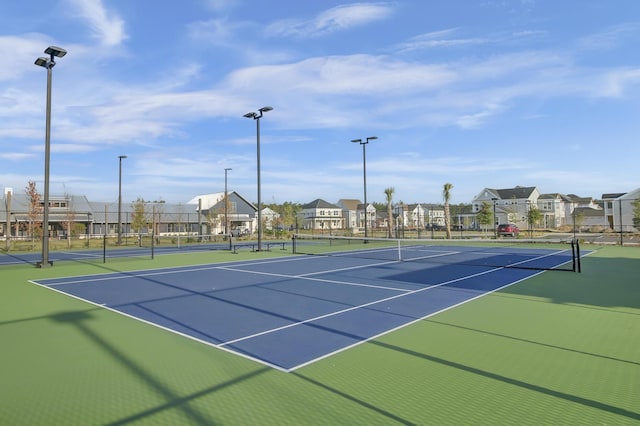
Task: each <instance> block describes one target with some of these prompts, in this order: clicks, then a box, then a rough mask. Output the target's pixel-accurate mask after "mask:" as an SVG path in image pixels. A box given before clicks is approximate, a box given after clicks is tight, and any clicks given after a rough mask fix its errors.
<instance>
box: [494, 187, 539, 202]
mask: <svg viewBox="0 0 640 426" xmlns="http://www.w3.org/2000/svg"><path fill="white" fill-rule="evenodd" d="M489 190H490V191H492V192H495V193H496V194H498V197H500V199H502V200H509V199H513V198H515V199H522V198H529V197H530V196H531V194H532V193H533V191H535V190H536V187H535V186H516V187H515V188H508V189H489Z"/></svg>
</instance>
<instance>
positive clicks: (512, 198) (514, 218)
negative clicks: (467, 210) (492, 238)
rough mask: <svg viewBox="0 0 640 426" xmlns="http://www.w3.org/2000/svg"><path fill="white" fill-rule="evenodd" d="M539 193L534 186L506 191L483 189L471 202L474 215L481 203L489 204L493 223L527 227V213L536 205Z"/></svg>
mask: <svg viewBox="0 0 640 426" xmlns="http://www.w3.org/2000/svg"><path fill="white" fill-rule="evenodd" d="M539 197H540V191H538V188H536V187H535V186H528V187H524V186H516V187H515V188H506V189H492V188H485V189H483V190H482V191H481V192H480V193H479V194H478V195H476V196H475V198H474V199H473V201H472V203H471V204H472V208H473V212H474V213H478V212H479V211H480V209H481V208H482V204H483V202H487V203H489V204H491V206H492V207H493V211H494V216H495V217H494V223H495V225H498V224H500V223H514V224H516V225H518V226H519V227H526V226H527V213H528V210H529V209H530V208H531V206H532V205H536V203H537V201H538V198H539Z"/></svg>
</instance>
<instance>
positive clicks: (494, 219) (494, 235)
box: [491, 198, 498, 240]
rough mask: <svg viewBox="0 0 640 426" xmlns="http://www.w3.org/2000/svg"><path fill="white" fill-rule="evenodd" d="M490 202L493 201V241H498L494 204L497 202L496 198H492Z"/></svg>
mask: <svg viewBox="0 0 640 426" xmlns="http://www.w3.org/2000/svg"><path fill="white" fill-rule="evenodd" d="M491 201H493V238H494V239H496V240H497V239H498V217H497V216H496V202H497V201H498V199H497V198H492V199H491Z"/></svg>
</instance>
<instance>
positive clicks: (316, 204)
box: [302, 198, 340, 209]
mask: <svg viewBox="0 0 640 426" xmlns="http://www.w3.org/2000/svg"><path fill="white" fill-rule="evenodd" d="M302 208H303V209H336V208H340V206H337V205H335V204H331V203H329V202H328V201H325V200H323V199H321V198H317V199H315V200H313V201H312V202H310V203H308V204H305V205H304V206H302Z"/></svg>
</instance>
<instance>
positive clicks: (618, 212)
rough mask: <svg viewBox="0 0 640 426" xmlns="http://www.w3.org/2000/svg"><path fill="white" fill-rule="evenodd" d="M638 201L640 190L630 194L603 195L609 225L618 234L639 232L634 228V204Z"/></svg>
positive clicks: (605, 214)
mask: <svg viewBox="0 0 640 426" xmlns="http://www.w3.org/2000/svg"><path fill="white" fill-rule="evenodd" d="M637 200H640V188H638V189H634V190H633V191H630V192H619V193H611V194H602V201H603V202H604V216H605V220H606V223H607V225H608V226H609V227H610V228H611V229H613V230H615V231H618V232H620V231H622V232H636V231H638V228H637V227H636V226H634V217H635V215H634V202H636V201H637Z"/></svg>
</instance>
